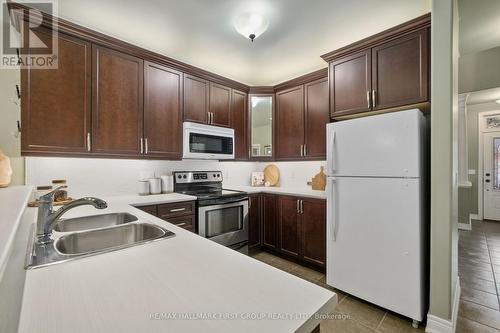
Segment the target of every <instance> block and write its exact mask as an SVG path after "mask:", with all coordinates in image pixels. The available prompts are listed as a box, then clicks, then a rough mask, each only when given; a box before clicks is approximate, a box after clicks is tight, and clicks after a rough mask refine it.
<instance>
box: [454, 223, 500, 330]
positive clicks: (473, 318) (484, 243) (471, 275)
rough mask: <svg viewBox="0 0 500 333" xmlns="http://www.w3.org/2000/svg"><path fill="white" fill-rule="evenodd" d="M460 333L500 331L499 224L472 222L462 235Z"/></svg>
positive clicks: (459, 264) (459, 243)
mask: <svg viewBox="0 0 500 333" xmlns="http://www.w3.org/2000/svg"><path fill="white" fill-rule="evenodd" d="M458 275H459V276H460V287H461V294H460V308H459V312H458V320H457V333H465V332H467V333H469V332H481V333H482V332H485V333H489V332H500V307H499V295H500V292H499V291H500V222H486V221H473V222H472V231H463V230H461V231H460V233H459V241H458Z"/></svg>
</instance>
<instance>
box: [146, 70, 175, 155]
mask: <svg viewBox="0 0 500 333" xmlns="http://www.w3.org/2000/svg"><path fill="white" fill-rule="evenodd" d="M182 88H183V85H182V73H181V72H179V71H176V70H173V69H171V68H168V67H165V66H161V65H158V64H154V63H151V62H145V63H144V145H145V147H144V154H146V155H147V156H153V157H160V158H169V159H181V157H182Z"/></svg>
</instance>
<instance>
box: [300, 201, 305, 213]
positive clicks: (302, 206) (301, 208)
mask: <svg viewBox="0 0 500 333" xmlns="http://www.w3.org/2000/svg"><path fill="white" fill-rule="evenodd" d="M300 213H301V214H304V200H300Z"/></svg>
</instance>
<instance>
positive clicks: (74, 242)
mask: <svg viewBox="0 0 500 333" xmlns="http://www.w3.org/2000/svg"><path fill="white" fill-rule="evenodd" d="M173 236H175V234H174V233H173V232H171V231H169V230H167V229H164V228H162V227H160V226H157V225H154V224H151V223H142V222H141V223H129V224H122V225H117V226H113V227H108V228H103V229H95V230H87V231H81V232H74V233H69V234H65V235H63V236H61V237H59V238H56V239H55V240H54V241H53V242H50V243H46V244H42V243H39V242H36V241H35V240H36V238H35V228H34V227H33V229H32V238H31V239H32V240H31V243H30V246H29V248H28V252H27V257H26V265H25V267H26V268H27V269H32V268H38V267H43V266H47V265H52V264H56V263H61V262H65V261H69V260H74V259H78V258H84V257H89V256H92V255H97V254H99V253H104V252H110V251H116V250H120V249H124V248H127V247H132V246H136V245H143V244H146V243H149V242H154V241H158V240H161V239H165V238H170V237H173Z"/></svg>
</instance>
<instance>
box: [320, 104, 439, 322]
mask: <svg viewBox="0 0 500 333" xmlns="http://www.w3.org/2000/svg"><path fill="white" fill-rule="evenodd" d="M427 137H428V133H427V126H426V120H425V117H424V116H423V114H422V113H421V112H420V111H419V110H417V109H414V110H407V111H401V112H394V113H388V114H382V115H376V116H369V117H364V118H359V119H353V120H346V121H340V122H336V123H330V124H328V125H327V159H328V161H327V220H328V223H327V266H326V267H327V275H326V281H327V284H328V285H330V286H332V287H335V288H337V289H340V290H342V291H345V292H347V293H349V294H352V295H354V296H356V297H359V298H361V299H364V300H366V301H368V302H371V303H374V304H377V305H379V306H381V307H383V308H386V309H388V310H391V311H394V312H396V313H399V314H402V315H404V316H406V317H409V318H412V319H413V320H414V324H416V323H417V322H421V321H422V319H423V317H424V315H425V313H426V310H427V299H428V297H427V287H426V286H427V275H428V269H427V267H428V263H427V247H428V243H427V234H428V223H429V221H428V218H427V208H426V204H425V203H426V200H427V198H426V183H425V181H426V179H425V175H426V170H427V167H426V165H427V164H426V155H427V153H426V150H427V149H426V147H427Z"/></svg>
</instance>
